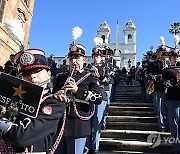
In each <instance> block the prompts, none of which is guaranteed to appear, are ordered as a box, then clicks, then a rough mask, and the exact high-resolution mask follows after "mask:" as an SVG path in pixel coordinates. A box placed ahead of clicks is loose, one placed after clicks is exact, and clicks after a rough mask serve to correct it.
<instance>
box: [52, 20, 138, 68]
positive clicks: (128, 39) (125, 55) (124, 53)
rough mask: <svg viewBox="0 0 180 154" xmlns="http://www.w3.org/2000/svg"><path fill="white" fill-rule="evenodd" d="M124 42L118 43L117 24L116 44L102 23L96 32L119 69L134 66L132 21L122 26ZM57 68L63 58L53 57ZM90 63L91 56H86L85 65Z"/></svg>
mask: <svg viewBox="0 0 180 154" xmlns="http://www.w3.org/2000/svg"><path fill="white" fill-rule="evenodd" d="M123 31H124V42H123V43H120V42H119V37H120V36H119V23H117V25H116V42H115V43H112V42H111V28H110V26H109V25H108V23H107V22H106V21H104V22H103V23H102V24H101V25H100V26H99V27H98V30H97V33H98V37H101V38H102V39H103V45H104V46H106V47H109V48H110V49H112V50H113V51H114V56H113V57H114V59H115V60H116V65H117V66H118V67H119V68H123V67H126V69H129V68H130V67H131V66H136V58H137V52H136V27H135V25H134V23H133V22H132V20H129V21H128V22H127V23H126V25H125V26H124V29H123ZM54 58H55V62H56V63H57V67H58V66H60V64H62V61H63V59H64V57H54ZM91 62H92V58H91V56H87V64H89V63H91Z"/></svg>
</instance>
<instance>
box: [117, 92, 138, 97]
mask: <svg viewBox="0 0 180 154" xmlns="http://www.w3.org/2000/svg"><path fill="white" fill-rule="evenodd" d="M116 97H139V98H140V97H141V95H140V94H134V93H132V94H131V93H124V94H121V93H119V94H116Z"/></svg>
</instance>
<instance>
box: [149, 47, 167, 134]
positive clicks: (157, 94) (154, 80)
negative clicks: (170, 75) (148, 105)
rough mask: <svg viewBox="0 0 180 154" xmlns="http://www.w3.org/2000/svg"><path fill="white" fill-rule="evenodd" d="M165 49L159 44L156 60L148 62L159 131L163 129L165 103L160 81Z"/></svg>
mask: <svg viewBox="0 0 180 154" xmlns="http://www.w3.org/2000/svg"><path fill="white" fill-rule="evenodd" d="M164 51H166V48H165V47H164V46H159V47H158V48H157V50H156V60H155V61H154V62H152V63H151V64H150V69H149V80H148V82H149V84H154V89H152V91H153V93H152V95H153V105H154V111H155V114H156V115H157V116H158V126H159V129H160V130H161V131H164V130H165V103H164V85H163V81H162V70H163V61H162V52H164Z"/></svg>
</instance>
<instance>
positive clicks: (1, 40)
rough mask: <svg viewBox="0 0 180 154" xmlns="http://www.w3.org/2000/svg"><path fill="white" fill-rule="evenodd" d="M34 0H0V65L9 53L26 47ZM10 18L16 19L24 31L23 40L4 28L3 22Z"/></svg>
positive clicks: (7, 58) (7, 57)
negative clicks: (18, 39) (17, 38)
mask: <svg viewBox="0 0 180 154" xmlns="http://www.w3.org/2000/svg"><path fill="white" fill-rule="evenodd" d="M34 2H35V0H0V65H1V66H4V64H5V62H6V61H7V60H9V56H10V54H15V53H17V52H18V51H20V47H21V46H22V45H23V46H24V47H25V48H28V39H29V32H30V26H31V21H32V16H33V8H34ZM10 19H18V20H19V21H20V22H21V23H22V29H23V31H24V33H23V36H21V37H22V38H23V40H22V41H21V42H19V41H17V40H16V39H14V37H12V35H10V34H9V32H8V30H7V29H6V28H5V23H6V22H7V21H8V20H10Z"/></svg>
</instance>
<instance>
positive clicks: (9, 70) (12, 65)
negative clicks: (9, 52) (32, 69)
mask: <svg viewBox="0 0 180 154" xmlns="http://www.w3.org/2000/svg"><path fill="white" fill-rule="evenodd" d="M15 67H17V64H16V63H12V62H11V61H7V62H6V63H5V67H4V72H5V73H10V74H11V75H13V76H16V75H17V71H16V70H14V69H13V68H15Z"/></svg>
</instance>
